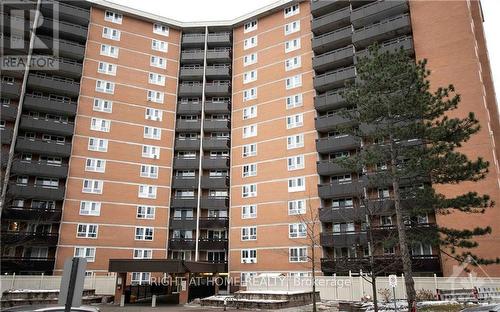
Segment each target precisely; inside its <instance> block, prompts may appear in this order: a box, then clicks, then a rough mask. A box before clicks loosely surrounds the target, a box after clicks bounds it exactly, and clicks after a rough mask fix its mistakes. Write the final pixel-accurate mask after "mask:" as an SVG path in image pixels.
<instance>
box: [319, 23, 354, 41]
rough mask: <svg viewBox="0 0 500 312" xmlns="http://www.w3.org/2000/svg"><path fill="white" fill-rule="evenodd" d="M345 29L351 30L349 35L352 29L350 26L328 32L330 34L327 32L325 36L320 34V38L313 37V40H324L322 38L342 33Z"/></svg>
mask: <svg viewBox="0 0 500 312" xmlns="http://www.w3.org/2000/svg"><path fill="white" fill-rule="evenodd" d="M346 29H350V30H351V34H352V32H353V28H352V26H351V25H349V26H346V27H342V28H339V29H336V30H334V31H330V32H327V33H326V34H322V35H320V36H317V37H314V39H320V38H324V37H327V36H330V35H333V34H335V33H340V32H343V31H345V30H346Z"/></svg>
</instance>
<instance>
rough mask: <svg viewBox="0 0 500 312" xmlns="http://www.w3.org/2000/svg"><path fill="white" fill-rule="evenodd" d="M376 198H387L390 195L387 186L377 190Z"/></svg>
mask: <svg viewBox="0 0 500 312" xmlns="http://www.w3.org/2000/svg"><path fill="white" fill-rule="evenodd" d="M377 193H378V198H389V197H391V193H390V192H389V189H388V188H379V189H378V190H377Z"/></svg>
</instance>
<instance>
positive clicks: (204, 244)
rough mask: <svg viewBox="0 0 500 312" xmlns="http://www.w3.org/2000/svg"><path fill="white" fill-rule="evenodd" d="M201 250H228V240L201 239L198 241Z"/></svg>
mask: <svg viewBox="0 0 500 312" xmlns="http://www.w3.org/2000/svg"><path fill="white" fill-rule="evenodd" d="M198 249H199V250H226V249H227V239H216V238H200V239H199V240H198Z"/></svg>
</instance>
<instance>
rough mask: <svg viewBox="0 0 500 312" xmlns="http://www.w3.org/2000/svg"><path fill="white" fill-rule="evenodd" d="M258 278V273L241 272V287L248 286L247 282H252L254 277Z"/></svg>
mask: <svg viewBox="0 0 500 312" xmlns="http://www.w3.org/2000/svg"><path fill="white" fill-rule="evenodd" d="M255 276H257V273H256V272H241V274H240V277H241V286H246V285H247V282H248V281H250V280H251V279H252V278H253V277H255Z"/></svg>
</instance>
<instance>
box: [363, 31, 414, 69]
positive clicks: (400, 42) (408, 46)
mask: <svg viewBox="0 0 500 312" xmlns="http://www.w3.org/2000/svg"><path fill="white" fill-rule="evenodd" d="M398 49H403V50H405V51H407V52H408V53H409V54H410V55H413V54H414V53H415V50H414V49H413V38H412V36H403V37H398V38H396V39H392V40H389V41H386V42H383V43H381V44H380V52H382V53H384V52H386V51H388V52H395V51H397V50H398ZM364 57H370V52H369V51H368V49H364V50H362V51H359V52H356V57H354V63H355V64H357V63H358V61H359V60H360V59H361V58H364Z"/></svg>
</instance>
